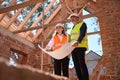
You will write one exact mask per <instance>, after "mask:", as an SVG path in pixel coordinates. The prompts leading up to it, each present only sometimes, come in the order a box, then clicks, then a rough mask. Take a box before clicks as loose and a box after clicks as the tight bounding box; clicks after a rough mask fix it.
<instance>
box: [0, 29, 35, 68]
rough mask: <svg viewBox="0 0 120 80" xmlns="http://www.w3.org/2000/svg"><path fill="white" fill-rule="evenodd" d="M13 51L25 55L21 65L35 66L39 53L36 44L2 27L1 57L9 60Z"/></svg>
mask: <svg viewBox="0 0 120 80" xmlns="http://www.w3.org/2000/svg"><path fill="white" fill-rule="evenodd" d="M11 50H12V51H14V52H17V53H18V54H21V55H23V60H21V62H20V63H23V64H28V65H31V66H34V65H35V64H34V61H36V55H37V53H36V47H35V46H34V44H32V43H31V42H29V41H27V40H25V39H24V38H21V37H19V36H17V35H14V34H12V33H11V32H9V31H7V30H5V29H4V28H2V27H0V56H2V57H5V58H6V59H8V60H9V58H10V51H11Z"/></svg>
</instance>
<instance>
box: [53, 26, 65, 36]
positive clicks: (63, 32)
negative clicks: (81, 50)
mask: <svg viewBox="0 0 120 80" xmlns="http://www.w3.org/2000/svg"><path fill="white" fill-rule="evenodd" d="M62 29H63V31H62V34H63V35H65V36H66V33H65V29H64V28H63V27H62ZM57 34H58V32H55V35H57Z"/></svg>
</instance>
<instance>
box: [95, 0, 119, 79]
mask: <svg viewBox="0 0 120 80" xmlns="http://www.w3.org/2000/svg"><path fill="white" fill-rule="evenodd" d="M97 3H98V4H97V5H96V7H97V9H98V10H97V11H98V12H99V13H98V14H97V15H98V17H99V22H100V33H101V39H102V46H103V58H104V62H103V65H104V66H105V67H106V70H105V75H106V78H107V79H106V80H120V62H119V61H120V1H119V0H97Z"/></svg>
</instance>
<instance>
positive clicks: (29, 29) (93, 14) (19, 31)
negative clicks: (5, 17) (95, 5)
mask: <svg viewBox="0 0 120 80" xmlns="http://www.w3.org/2000/svg"><path fill="white" fill-rule="evenodd" d="M97 13H99V12H97ZM97 13H92V14H88V15H84V16H81V17H80V18H82V19H85V18H90V17H94V16H97V15H96V14H97ZM67 22H70V20H64V21H57V22H53V23H50V24H49V23H48V24H45V25H44V27H45V28H46V27H47V26H52V25H56V24H57V23H67ZM35 29H42V25H41V26H35V27H30V28H27V29H22V30H18V31H14V32H13V33H15V34H17V33H21V32H26V31H31V30H35Z"/></svg>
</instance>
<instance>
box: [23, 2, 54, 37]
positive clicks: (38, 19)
mask: <svg viewBox="0 0 120 80" xmlns="http://www.w3.org/2000/svg"><path fill="white" fill-rule="evenodd" d="M55 1H56V0H52V2H51V3H50V4H49V6H48V7H47V8H45V10H44V13H46V12H47V11H48V10H49V9H50V8H51V7H52V5H53V4H54V2H55ZM42 18H43V13H42V14H41V15H40V16H39V17H38V18H37V20H36V21H35V22H34V23H33V24H32V26H30V27H35V25H37V23H39V21H41V20H42ZM29 33H30V31H28V32H26V33H25V37H27V36H28V35H29Z"/></svg>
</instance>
